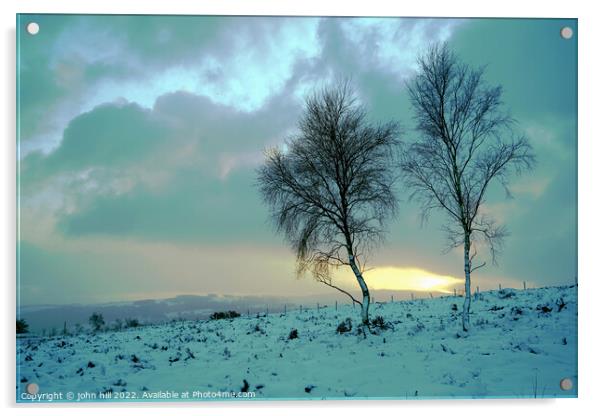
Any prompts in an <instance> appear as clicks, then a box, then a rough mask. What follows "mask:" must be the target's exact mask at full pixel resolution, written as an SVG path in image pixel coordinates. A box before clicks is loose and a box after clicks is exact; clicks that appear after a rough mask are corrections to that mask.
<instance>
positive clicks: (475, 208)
mask: <svg viewBox="0 0 602 416" xmlns="http://www.w3.org/2000/svg"><path fill="white" fill-rule="evenodd" d="M418 67H419V71H418V75H417V76H416V77H415V78H414V79H413V80H412V81H411V82H409V83H408V85H407V90H408V92H409V95H410V99H411V103H412V106H413V108H414V113H415V115H414V117H415V121H416V130H417V133H418V134H419V138H418V140H417V141H416V142H414V143H412V144H411V145H410V146H409V147H408V149H406V151H405V152H404V153H403V154H402V163H401V171H402V177H403V179H404V182H405V185H406V186H407V187H408V189H409V190H410V191H411V198H415V199H417V200H418V201H419V202H420V203H421V206H422V209H423V217H424V218H427V217H428V214H429V213H430V211H431V210H433V209H440V210H442V211H443V212H445V213H446V214H447V218H448V220H449V221H448V222H447V225H446V226H445V227H444V229H445V231H446V233H447V235H448V237H449V249H452V248H454V247H460V246H463V247H464V275H465V298H464V308H463V311H462V327H463V329H464V331H468V329H469V323H470V322H469V313H470V300H471V292H470V277H471V273H472V272H474V271H475V270H477V269H478V268H481V267H483V266H485V262H481V263H480V264H478V265H475V264H473V260H474V259H475V257H476V255H477V250H476V248H477V243H478V241H479V240H480V241H481V242H482V243H483V242H484V243H485V244H486V245H488V246H489V249H490V252H491V259H492V262H493V263H494V264H495V262H496V254H497V253H498V251H499V250H500V248H501V244H502V240H503V238H504V236H505V235H506V234H507V232H506V229H505V227H504V226H500V225H498V224H497V223H496V222H495V220H494V219H493V218H492V217H491V216H488V215H486V214H485V213H484V212H482V211H483V210H482V209H481V208H482V206H483V203H484V202H485V195H486V192H487V189H488V188H489V185H490V184H491V183H493V182H495V181H497V182H498V183H500V184H501V185H502V186H503V187H504V188H505V190H506V192H507V193H508V194H509V189H508V179H509V177H510V175H511V174H520V173H521V171H523V170H525V169H531V168H532V166H533V164H534V162H535V157H534V154H533V152H532V148H531V145H530V144H529V142H528V140H527V138H526V137H525V136H523V135H520V134H517V133H516V132H515V130H516V129H515V125H516V123H515V121H514V120H513V119H512V118H511V117H510V116H509V115H508V113H507V112H506V111H505V110H504V109H503V105H502V101H501V95H502V88H501V86H489V85H487V83H486V82H485V81H484V79H483V73H484V69H483V68H478V69H473V68H470V67H469V66H468V65H466V64H464V63H462V62H461V61H460V60H459V59H458V57H457V56H456V55H455V54H454V53H453V52H452V51H451V50H450V49H449V47H448V46H447V45H446V44H440V45H435V46H433V47H431V48H430V49H429V50H428V51H427V52H426V53H425V54H424V55H423V56H421V57H420V58H418Z"/></svg>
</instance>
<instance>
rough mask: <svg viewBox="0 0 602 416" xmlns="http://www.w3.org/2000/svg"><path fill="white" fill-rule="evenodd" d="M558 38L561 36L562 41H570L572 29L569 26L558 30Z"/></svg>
mask: <svg viewBox="0 0 602 416" xmlns="http://www.w3.org/2000/svg"><path fill="white" fill-rule="evenodd" d="M560 36H562V38H563V39H570V38H572V37H573V29H572V28H570V27H569V26H565V27H563V28H562V29H560Z"/></svg>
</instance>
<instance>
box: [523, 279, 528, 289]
mask: <svg viewBox="0 0 602 416" xmlns="http://www.w3.org/2000/svg"><path fill="white" fill-rule="evenodd" d="M523 290H527V282H525V281H524V280H523Z"/></svg>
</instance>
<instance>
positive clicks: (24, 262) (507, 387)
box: [15, 15, 578, 403]
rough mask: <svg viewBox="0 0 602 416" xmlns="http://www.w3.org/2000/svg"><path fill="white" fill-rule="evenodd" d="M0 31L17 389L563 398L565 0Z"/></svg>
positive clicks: (573, 188)
mask: <svg viewBox="0 0 602 416" xmlns="http://www.w3.org/2000/svg"><path fill="white" fill-rule="evenodd" d="M17 33H18V50H17V54H18V57H17V62H18V72H17V74H18V79H17V82H18V97H17V100H18V101H17V104H18V138H17V139H18V195H17V200H18V230H19V233H18V275H17V311H16V313H17V323H16V333H17V335H16V343H17V346H16V351H17V356H16V365H17V372H16V374H17V378H16V380H15V382H16V392H17V393H16V394H17V396H16V400H17V401H18V402H22V403H40V402H43V403H46V402H49V401H53V402H78V401H80V402H81V401H87V402H107V401H124V402H129V401H178V402H179V401H206V400H228V401H232V400H235V401H240V400H273V399H276V400H306V399H311V400H315V399H451V398H540V397H576V396H577V387H578V376H577V238H576V237H577V153H576V150H577V131H576V129H577V106H576V94H577V89H576V87H577V73H576V66H577V34H578V32H577V21H576V20H575V19H564V20H562V19H440V18H437V19H429V18H334V17H330V18H317V17H316V18H313V17H312V18H309V17H244V16H239V17H225V16H116V15H114V16H95V15H19V16H18V17H17Z"/></svg>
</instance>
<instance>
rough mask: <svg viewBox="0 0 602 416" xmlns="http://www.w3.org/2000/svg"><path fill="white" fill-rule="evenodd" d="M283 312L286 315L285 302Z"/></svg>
mask: <svg viewBox="0 0 602 416" xmlns="http://www.w3.org/2000/svg"><path fill="white" fill-rule="evenodd" d="M284 314H285V315H286V303H285V304H284Z"/></svg>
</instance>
